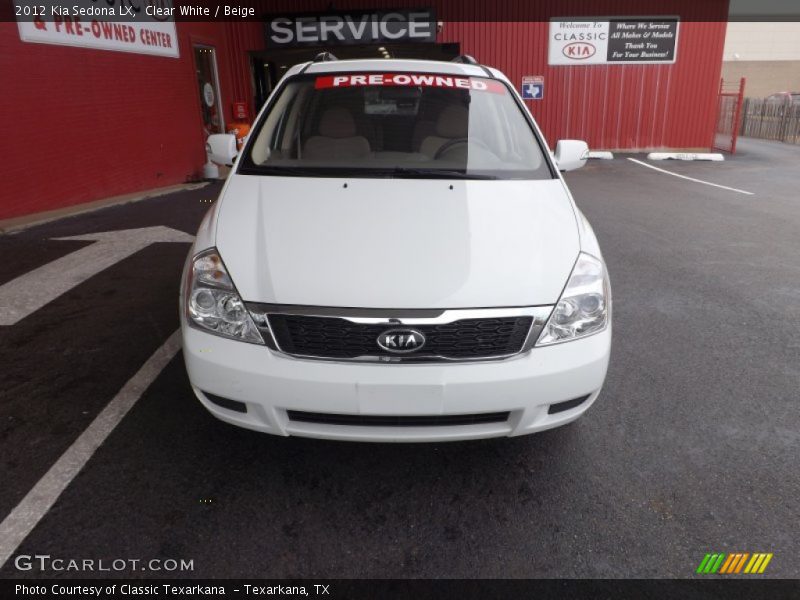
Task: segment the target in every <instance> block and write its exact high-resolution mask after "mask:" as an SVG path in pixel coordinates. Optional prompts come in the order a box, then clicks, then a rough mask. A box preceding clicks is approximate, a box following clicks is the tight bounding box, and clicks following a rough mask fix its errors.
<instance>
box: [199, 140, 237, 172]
mask: <svg viewBox="0 0 800 600" xmlns="http://www.w3.org/2000/svg"><path fill="white" fill-rule="evenodd" d="M206 153H207V154H208V157H209V158H210V159H211V162H215V163H217V164H220V165H228V166H231V165H232V164H233V160H234V159H235V158H236V155H237V154H238V153H239V152H238V150H237V149H236V136H235V135H233V134H230V133H214V134H212V135H210V136H208V139H207V140H206Z"/></svg>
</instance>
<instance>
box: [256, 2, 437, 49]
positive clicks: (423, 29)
mask: <svg viewBox="0 0 800 600" xmlns="http://www.w3.org/2000/svg"><path fill="white" fill-rule="evenodd" d="M266 29H267V32H266V34H267V46H268V47H272V48H274V47H284V46H303V45H310V46H325V45H337V44H338V45H341V44H392V43H399V42H435V41H436V18H435V16H434V13H433V10H431V9H417V10H414V9H411V10H406V9H399V10H386V11H353V12H347V13H337V14H327V13H326V14H300V15H286V16H268V17H266Z"/></svg>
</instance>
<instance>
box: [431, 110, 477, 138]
mask: <svg viewBox="0 0 800 600" xmlns="http://www.w3.org/2000/svg"><path fill="white" fill-rule="evenodd" d="M468 132H469V111H468V110H467V109H466V108H464V107H463V106H459V105H457V104H453V105H450V106H447V107H445V109H444V110H443V111H442V112H441V114H440V115H439V120H438V121H437V122H436V135H438V136H441V137H446V138H465V137H467V135H468Z"/></svg>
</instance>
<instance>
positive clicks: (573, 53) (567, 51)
mask: <svg viewBox="0 0 800 600" xmlns="http://www.w3.org/2000/svg"><path fill="white" fill-rule="evenodd" d="M596 51H597V49H596V48H595V47H594V44H590V43H589V42H572V43H571V44H567V45H566V46H564V49H563V50H561V52H562V53H563V54H564V56H566V57H567V58H574V59H576V60H583V59H584V58H589V57H590V56H594V53H595V52H596Z"/></svg>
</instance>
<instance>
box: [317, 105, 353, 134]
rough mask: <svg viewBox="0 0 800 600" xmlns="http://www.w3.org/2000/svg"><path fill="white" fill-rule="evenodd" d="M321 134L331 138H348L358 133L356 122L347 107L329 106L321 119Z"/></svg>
mask: <svg viewBox="0 0 800 600" xmlns="http://www.w3.org/2000/svg"><path fill="white" fill-rule="evenodd" d="M319 134H320V135H322V136H325V137H331V138H346V137H353V136H354V135H356V122H355V121H354V120H353V115H352V114H350V111H349V110H347V109H346V108H341V107H337V108H329V109H328V110H326V111H325V112H324V113H322V117H321V118H320V120H319Z"/></svg>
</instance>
